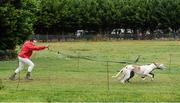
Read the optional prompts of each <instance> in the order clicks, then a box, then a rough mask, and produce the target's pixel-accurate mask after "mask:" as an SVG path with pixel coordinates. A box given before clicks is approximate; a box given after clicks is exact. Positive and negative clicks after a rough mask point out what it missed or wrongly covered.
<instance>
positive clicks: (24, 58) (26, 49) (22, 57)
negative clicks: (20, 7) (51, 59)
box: [9, 39, 48, 80]
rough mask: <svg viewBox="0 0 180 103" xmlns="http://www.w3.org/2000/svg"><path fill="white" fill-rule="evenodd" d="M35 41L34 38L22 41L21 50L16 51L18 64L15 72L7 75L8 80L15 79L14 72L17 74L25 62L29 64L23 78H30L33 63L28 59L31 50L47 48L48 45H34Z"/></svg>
mask: <svg viewBox="0 0 180 103" xmlns="http://www.w3.org/2000/svg"><path fill="white" fill-rule="evenodd" d="M35 42H36V40H35V39H30V40H27V41H25V42H24V44H23V46H22V48H21V51H20V52H19V53H18V59H19V66H18V68H17V69H16V70H15V72H14V73H13V74H12V75H11V76H10V77H9V79H10V80H15V79H16V74H18V73H19V72H20V71H21V70H22V69H23V66H24V65H25V64H27V65H28V66H29V67H28V72H27V74H26V77H25V80H31V78H30V74H31V72H32V70H33V67H34V63H33V62H32V61H31V60H30V56H31V55H32V52H33V51H39V50H43V49H45V48H48V46H36V45H35V44H34V43H35Z"/></svg>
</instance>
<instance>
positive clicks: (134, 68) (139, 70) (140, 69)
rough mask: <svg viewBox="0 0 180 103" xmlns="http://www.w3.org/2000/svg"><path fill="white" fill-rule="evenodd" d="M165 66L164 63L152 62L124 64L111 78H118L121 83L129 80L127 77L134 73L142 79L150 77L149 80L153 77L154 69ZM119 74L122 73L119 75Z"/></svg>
mask: <svg viewBox="0 0 180 103" xmlns="http://www.w3.org/2000/svg"><path fill="white" fill-rule="evenodd" d="M165 68H166V67H165V66H164V64H158V63H152V64H149V65H141V66H139V65H126V66H125V67H124V68H122V69H121V70H120V71H119V72H118V73H117V74H116V75H115V76H112V77H113V78H118V79H119V80H120V81H121V83H125V82H129V79H131V78H132V77H133V76H134V73H136V74H138V75H140V76H141V77H142V78H143V80H144V79H145V77H147V76H148V77H150V78H151V80H153V78H154V74H153V73H152V71H153V70H155V69H161V70H163V69H165ZM120 74H122V75H121V76H120Z"/></svg>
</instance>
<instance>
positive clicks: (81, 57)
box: [48, 49, 140, 64]
mask: <svg viewBox="0 0 180 103" xmlns="http://www.w3.org/2000/svg"><path fill="white" fill-rule="evenodd" d="M48 50H49V51H50V52H53V53H57V54H58V55H63V56H66V57H67V58H78V59H84V60H89V61H97V62H109V63H120V64H132V63H137V62H138V61H139V58H140V55H138V57H137V58H136V60H135V61H134V62H128V61H112V60H97V59H93V58H91V57H90V56H80V55H79V54H78V56H74V55H69V54H65V53H62V52H59V51H54V50H51V49H48Z"/></svg>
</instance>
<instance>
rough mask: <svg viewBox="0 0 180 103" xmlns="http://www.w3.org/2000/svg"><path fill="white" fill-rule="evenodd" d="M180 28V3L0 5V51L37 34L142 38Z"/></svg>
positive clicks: (17, 1) (37, 0)
mask: <svg viewBox="0 0 180 103" xmlns="http://www.w3.org/2000/svg"><path fill="white" fill-rule="evenodd" d="M179 27H180V1H179V0H1V1H0V37H1V38H0V43H1V45H0V50H7V49H12V50H14V49H15V46H16V45H17V44H21V43H22V42H23V41H24V40H25V39H27V38H28V37H29V35H32V34H34V33H36V34H63V35H66V33H67V32H73V33H74V32H76V30H78V29H83V30H93V31H96V32H98V33H100V34H107V33H109V32H111V31H112V30H113V29H115V28H123V29H131V30H133V32H134V34H137V32H141V33H142V35H143V34H144V32H146V31H147V30H148V31H150V33H151V32H153V31H154V30H156V29H162V30H166V31H177V30H178V29H179ZM153 35H154V34H152V37H153Z"/></svg>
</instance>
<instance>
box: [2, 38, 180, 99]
mask: <svg viewBox="0 0 180 103" xmlns="http://www.w3.org/2000/svg"><path fill="white" fill-rule="evenodd" d="M40 44H41V45H42V44H43V45H44V44H47V43H40ZM49 45H50V48H51V49H53V50H55V51H60V52H62V53H64V54H70V55H74V56H78V55H79V56H89V57H90V58H92V59H95V60H98V61H88V60H83V59H79V60H78V59H77V58H67V57H66V56H63V55H60V54H57V53H53V52H50V51H48V50H44V51H40V52H34V54H33V56H32V61H33V62H34V64H35V68H34V70H33V72H32V77H33V79H34V80H33V81H25V80H23V78H24V76H25V74H26V71H27V67H26V68H25V69H24V70H23V71H22V72H21V73H20V82H19V87H18V88H17V86H18V80H16V81H10V80H8V77H9V75H10V74H11V73H12V72H13V71H14V70H15V69H16V67H17V61H15V60H14V61H4V62H3V61H1V62H0V79H1V81H0V102H180V79H179V78H180V75H179V74H180V66H179V65H180V64H179V63H180V42H179V41H112V42H57V43H49ZM138 55H141V58H140V61H139V62H138V64H147V63H151V62H159V63H164V64H165V65H166V66H167V67H168V68H167V69H166V70H164V71H160V70H157V71H155V80H154V81H150V80H149V79H147V80H145V81H143V80H141V78H140V77H138V76H135V77H134V78H133V79H132V80H131V83H128V84H121V83H120V82H119V81H117V80H115V79H113V78H111V76H112V75H114V74H116V73H117V70H119V69H121V68H122V67H123V66H124V65H125V64H117V63H109V65H108V68H109V77H110V78H109V90H108V85H107V84H108V82H107V63H106V62H101V61H106V60H113V61H129V62H133V61H134V60H135V58H136V57H137V56H138ZM170 56H171V64H170ZM169 67H170V68H169ZM18 76H19V75H18Z"/></svg>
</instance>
